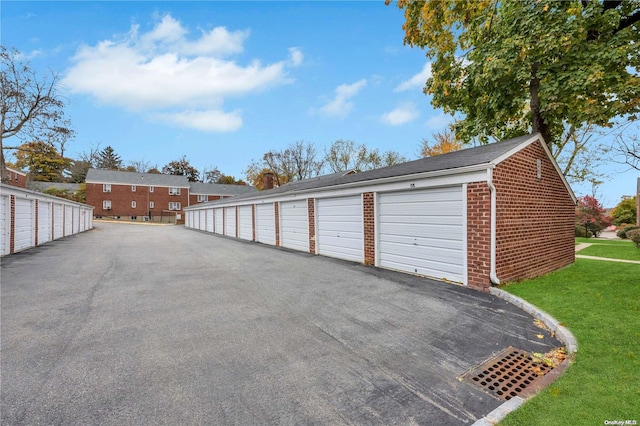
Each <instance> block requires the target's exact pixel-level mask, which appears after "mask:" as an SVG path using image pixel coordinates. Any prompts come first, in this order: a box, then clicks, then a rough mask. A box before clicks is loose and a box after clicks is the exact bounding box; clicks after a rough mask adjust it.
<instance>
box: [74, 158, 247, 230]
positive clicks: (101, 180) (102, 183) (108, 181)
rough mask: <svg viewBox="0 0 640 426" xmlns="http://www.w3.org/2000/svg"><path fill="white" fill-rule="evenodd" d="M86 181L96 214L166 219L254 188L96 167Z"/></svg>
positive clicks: (174, 219)
mask: <svg viewBox="0 0 640 426" xmlns="http://www.w3.org/2000/svg"><path fill="white" fill-rule="evenodd" d="M86 185H87V204H89V205H91V206H93V207H94V208H95V210H94V215H95V217H97V218H101V217H113V218H116V219H124V220H138V221H153V222H170V223H180V222H182V221H183V220H184V216H183V209H184V208H185V207H187V206H189V205H193V204H197V203H198V202H204V201H209V200H217V199H221V198H225V197H231V196H234V195H239V194H247V193H248V192H251V191H255V189H254V188H251V187H246V186H239V185H218V184H205V183H201V182H195V183H191V182H189V181H188V179H187V178H186V177H185V176H175V175H166V174H154V173H137V172H122V171H116V170H100V169H89V171H88V172H87V178H86ZM192 188H193V191H192ZM199 200H200V201H199Z"/></svg>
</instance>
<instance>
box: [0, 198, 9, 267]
mask: <svg viewBox="0 0 640 426" xmlns="http://www.w3.org/2000/svg"><path fill="white" fill-rule="evenodd" d="M10 203H11V197H8V196H5V195H2V196H0V255H2V256H4V255H5V254H9V251H10V245H9V240H10V238H11V222H10V221H11V204H10Z"/></svg>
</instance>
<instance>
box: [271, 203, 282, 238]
mask: <svg viewBox="0 0 640 426" xmlns="http://www.w3.org/2000/svg"><path fill="white" fill-rule="evenodd" d="M273 210H274V214H275V221H276V223H275V225H276V247H280V203H278V202H275V203H273Z"/></svg>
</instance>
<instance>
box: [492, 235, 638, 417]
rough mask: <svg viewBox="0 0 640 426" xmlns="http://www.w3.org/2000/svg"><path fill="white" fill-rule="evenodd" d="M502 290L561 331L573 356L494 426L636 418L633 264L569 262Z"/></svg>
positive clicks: (635, 282) (635, 272)
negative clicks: (570, 338)
mask: <svg viewBox="0 0 640 426" xmlns="http://www.w3.org/2000/svg"><path fill="white" fill-rule="evenodd" d="M634 249H635V247H634ZM635 250H637V249H635ZM504 289H505V290H506V291H508V292H510V293H512V294H514V295H516V296H519V297H522V298H523V299H525V300H527V301H529V302H531V303H533V304H534V305H536V306H538V307H540V308H541V309H543V310H545V311H547V312H549V313H550V314H551V315H553V316H554V317H555V318H556V319H557V320H558V321H560V322H561V323H563V324H564V325H565V326H567V327H568V328H569V330H571V332H572V333H573V334H574V336H575V337H576V339H577V340H578V352H577V354H576V358H575V361H574V363H573V364H572V365H571V366H570V367H569V368H568V369H567V370H566V371H565V373H564V374H563V375H562V376H561V377H560V378H559V379H558V380H557V381H555V382H554V383H553V384H552V385H551V386H549V387H548V388H546V389H545V390H543V391H542V392H540V394H538V395H537V396H536V397H535V398H533V399H532V400H530V401H528V402H527V403H526V404H525V405H524V406H523V407H521V408H520V409H519V410H517V411H516V412H514V413H511V414H510V415H509V416H507V418H506V419H505V420H504V421H503V422H502V423H500V424H501V426H503V425H506V426H509V425H514V426H516V425H517V426H520V425H536V426H540V425H553V426H558V425H602V424H604V421H605V420H638V421H640V373H639V372H640V265H634V264H625V263H613V262H611V263H609V262H603V261H595V260H586V259H577V260H576V263H575V264H574V265H571V266H569V267H567V268H564V269H562V270H560V271H557V272H554V273H552V274H549V275H546V276H544V277H540V278H536V279H532V280H528V281H523V282H521V283H517V284H512V285H510V286H507V287H505V288H504Z"/></svg>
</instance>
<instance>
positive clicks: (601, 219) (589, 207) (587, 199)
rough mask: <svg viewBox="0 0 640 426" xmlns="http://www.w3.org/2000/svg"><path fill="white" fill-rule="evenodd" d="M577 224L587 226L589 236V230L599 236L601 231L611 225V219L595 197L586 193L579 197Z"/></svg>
mask: <svg viewBox="0 0 640 426" xmlns="http://www.w3.org/2000/svg"><path fill="white" fill-rule="evenodd" d="M576 225H581V226H584V227H585V229H586V231H587V232H586V235H587V237H588V236H589V231H590V232H592V233H593V235H595V236H598V234H599V233H600V231H602V230H603V229H605V228H606V227H607V226H609V225H611V221H610V220H609V218H607V216H606V214H605V212H604V208H603V207H602V205H601V204H600V202H599V201H598V200H597V199H596V198H595V197H592V196H591V195H584V196H582V197H578V205H577V206H576Z"/></svg>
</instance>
